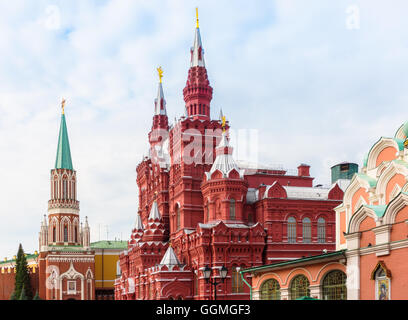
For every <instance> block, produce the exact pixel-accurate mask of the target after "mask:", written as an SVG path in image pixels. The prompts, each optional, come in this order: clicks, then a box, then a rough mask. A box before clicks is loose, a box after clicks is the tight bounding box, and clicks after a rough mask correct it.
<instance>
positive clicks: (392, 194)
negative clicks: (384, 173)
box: [389, 183, 401, 202]
mask: <svg viewBox="0 0 408 320" xmlns="http://www.w3.org/2000/svg"><path fill="white" fill-rule="evenodd" d="M400 192H401V187H400V185H399V184H398V183H396V184H395V186H394V189H392V191H391V192H390V196H389V201H390V202H391V201H392V200H394V198H395V197H396V196H398V194H399V193H400Z"/></svg>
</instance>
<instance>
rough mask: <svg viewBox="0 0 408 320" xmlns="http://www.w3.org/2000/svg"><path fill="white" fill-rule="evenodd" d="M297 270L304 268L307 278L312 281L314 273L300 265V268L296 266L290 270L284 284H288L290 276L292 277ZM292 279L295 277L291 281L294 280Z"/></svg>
mask: <svg viewBox="0 0 408 320" xmlns="http://www.w3.org/2000/svg"><path fill="white" fill-rule="evenodd" d="M297 270H302V271H304V273H306V274H307V275H308V276H307V278H308V280H309V283H310V282H312V279H313V277H312V275H311V274H310V272H309V270H307V269H305V268H301V267H299V268H295V269H293V270H292V271H290V272H289V274H288V275H287V276H286V279H285V282H284V283H282V285H284V286H287V285H288V283H289V278H290V276H291V275H292V274H293V273H294V272H296V271H297ZM295 277H296V276H295ZM292 280H293V278H292V279H291V281H292Z"/></svg>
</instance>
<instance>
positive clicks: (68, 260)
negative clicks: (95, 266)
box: [47, 257, 95, 263]
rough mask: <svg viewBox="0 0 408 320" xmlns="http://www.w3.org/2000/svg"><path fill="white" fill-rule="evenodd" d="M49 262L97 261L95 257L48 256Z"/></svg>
mask: <svg viewBox="0 0 408 320" xmlns="http://www.w3.org/2000/svg"><path fill="white" fill-rule="evenodd" d="M47 260H48V261H49V262H80V263H85V262H95V259H94V258H68V257H67V258H62V257H61V258H48V259H47Z"/></svg>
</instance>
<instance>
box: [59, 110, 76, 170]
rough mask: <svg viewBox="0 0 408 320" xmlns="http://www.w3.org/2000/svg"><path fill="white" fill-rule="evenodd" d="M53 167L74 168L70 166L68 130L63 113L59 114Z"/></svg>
mask: <svg viewBox="0 0 408 320" xmlns="http://www.w3.org/2000/svg"><path fill="white" fill-rule="evenodd" d="M55 169H69V170H74V169H73V167H72V159H71V150H70V148H69V140H68V130H67V124H66V122H65V114H64V113H63V114H62V116H61V126H60V132H59V138H58V149H57V160H56V161H55Z"/></svg>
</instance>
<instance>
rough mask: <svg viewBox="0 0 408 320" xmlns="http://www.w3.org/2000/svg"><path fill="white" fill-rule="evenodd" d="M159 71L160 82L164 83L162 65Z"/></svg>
mask: <svg viewBox="0 0 408 320" xmlns="http://www.w3.org/2000/svg"><path fill="white" fill-rule="evenodd" d="M157 72H158V73H159V79H160V83H162V79H163V69H162V67H158V68H157Z"/></svg>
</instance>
